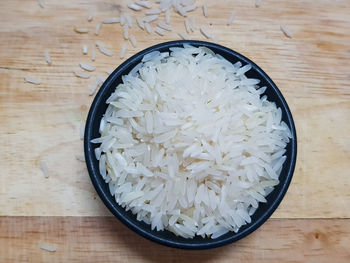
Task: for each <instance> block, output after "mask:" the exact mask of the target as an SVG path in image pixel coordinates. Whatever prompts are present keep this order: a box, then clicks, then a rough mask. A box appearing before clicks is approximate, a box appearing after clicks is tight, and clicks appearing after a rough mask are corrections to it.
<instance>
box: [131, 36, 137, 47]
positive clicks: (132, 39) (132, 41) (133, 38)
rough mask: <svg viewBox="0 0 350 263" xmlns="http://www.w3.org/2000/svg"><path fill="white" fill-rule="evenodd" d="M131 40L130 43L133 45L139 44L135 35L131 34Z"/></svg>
mask: <svg viewBox="0 0 350 263" xmlns="http://www.w3.org/2000/svg"><path fill="white" fill-rule="evenodd" d="M129 40H130V43H131V45H132V46H133V47H136V46H137V42H136V39H135V37H134V35H130V37H129Z"/></svg>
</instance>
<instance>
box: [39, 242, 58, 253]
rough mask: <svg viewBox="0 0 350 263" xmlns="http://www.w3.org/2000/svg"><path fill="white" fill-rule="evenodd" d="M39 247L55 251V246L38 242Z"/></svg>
mask: <svg viewBox="0 0 350 263" xmlns="http://www.w3.org/2000/svg"><path fill="white" fill-rule="evenodd" d="M39 247H40V249H42V250H45V251H48V252H56V247H55V246H52V245H48V244H44V243H40V244H39Z"/></svg>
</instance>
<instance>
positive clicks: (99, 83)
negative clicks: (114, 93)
mask: <svg viewBox="0 0 350 263" xmlns="http://www.w3.org/2000/svg"><path fill="white" fill-rule="evenodd" d="M102 84H103V78H102V77H101V76H97V78H96V80H95V81H94V83H93V84H92V85H91V88H90V92H89V96H92V95H94V94H95V92H96V90H97V89H99V88H100V87H101V86H102Z"/></svg>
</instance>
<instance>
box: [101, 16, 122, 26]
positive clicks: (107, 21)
mask: <svg viewBox="0 0 350 263" xmlns="http://www.w3.org/2000/svg"><path fill="white" fill-rule="evenodd" d="M102 23H103V24H116V23H120V18H119V17H109V18H106V19H104V20H103V21H102Z"/></svg>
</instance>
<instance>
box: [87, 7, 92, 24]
mask: <svg viewBox="0 0 350 263" xmlns="http://www.w3.org/2000/svg"><path fill="white" fill-rule="evenodd" d="M93 19H94V14H93V12H92V8H91V7H89V9H88V17H87V21H88V22H91V21H92V20H93Z"/></svg>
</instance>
